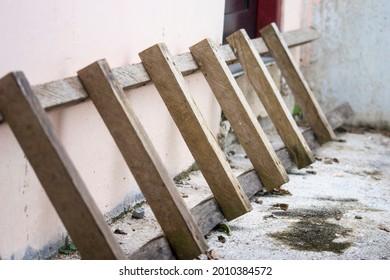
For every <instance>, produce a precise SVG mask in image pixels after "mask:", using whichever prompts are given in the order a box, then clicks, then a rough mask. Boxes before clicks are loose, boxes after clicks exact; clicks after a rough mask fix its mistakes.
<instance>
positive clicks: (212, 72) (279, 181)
mask: <svg viewBox="0 0 390 280" xmlns="http://www.w3.org/2000/svg"><path fill="white" fill-rule="evenodd" d="M190 50H191V53H192V55H193V57H194V59H195V61H196V62H197V63H198V65H199V67H200V68H201V70H202V72H203V75H204V77H205V78H206V80H207V82H208V84H209V85H210V87H211V89H212V90H213V92H214V95H215V97H216V98H217V100H218V102H219V104H220V105H221V108H222V110H223V112H224V113H225V115H226V117H227V118H228V120H229V122H230V123H231V125H232V127H233V130H234V133H235V134H236V136H237V138H238V140H239V141H240V143H241V145H242V147H243V148H244V150H245V152H246V153H247V156H248V158H249V159H250V161H251V162H252V165H253V167H254V169H255V170H256V172H257V174H258V175H259V177H260V179H261V181H262V182H263V185H264V186H265V188H266V189H267V190H272V189H274V188H278V187H280V186H281V185H283V184H284V183H286V182H288V180H289V179H288V175H287V173H286V170H284V168H283V166H282V164H281V162H280V161H279V159H278V157H277V156H276V154H275V151H274V150H273V148H272V146H271V144H270V142H269V140H268V138H267V136H266V135H265V132H264V131H263V129H262V128H261V126H260V124H259V122H258V121H257V119H256V117H255V115H254V113H253V112H252V110H251V108H250V106H249V104H248V102H247V100H246V99H245V96H244V94H243V93H242V91H241V89H240V87H239V86H238V84H237V82H236V80H235V79H234V77H233V75H232V73H231V71H230V70H229V67H228V66H227V64H226V63H225V61H224V60H223V59H222V57H221V56H220V53H219V52H218V49H217V46H216V45H215V44H214V43H213V42H212V41H211V40H208V39H205V40H203V41H201V42H199V43H198V44H196V45H194V46H192V47H190Z"/></svg>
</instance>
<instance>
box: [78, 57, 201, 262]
mask: <svg viewBox="0 0 390 280" xmlns="http://www.w3.org/2000/svg"><path fill="white" fill-rule="evenodd" d="M78 75H79V78H80V80H81V81H82V83H83V85H84V87H85V88H86V90H87V92H88V94H89V96H90V98H91V99H92V101H93V103H94V105H95V106H96V108H97V110H98V112H99V114H100V115H101V117H102V119H103V121H104V122H105V124H106V126H107V128H108V130H109V131H110V133H111V135H112V137H113V138H114V140H115V142H116V144H117V146H118V148H119V150H120V151H121V153H122V156H123V157H124V159H125V161H126V163H127V165H128V166H129V168H130V170H131V172H132V173H133V175H134V178H135V179H136V181H137V183H138V185H139V187H140V188H141V190H142V192H143V194H144V196H145V198H146V200H147V202H148V203H149V205H150V207H151V209H152V210H153V213H154V215H155V216H156V218H157V220H158V222H159V224H160V226H161V228H162V230H163V232H164V234H165V235H166V237H167V239H168V241H169V243H170V245H171V246H172V248H173V250H174V252H175V254H176V256H177V257H178V258H180V259H194V258H196V257H197V256H199V255H200V254H202V253H205V252H206V251H207V244H206V242H205V240H204V238H203V235H202V234H201V232H200V229H199V227H198V225H197V224H196V222H195V220H194V218H193V217H192V215H191V213H190V211H189V209H188V208H187V206H186V205H185V202H184V201H183V199H182V197H181V196H180V193H179V191H178V190H177V187H176V185H175V184H174V182H173V180H172V179H171V178H170V177H169V175H168V172H167V170H166V169H165V167H164V165H163V163H162V162H161V159H160V157H159V156H158V154H157V153H156V151H155V150H154V147H153V145H152V143H151V142H150V140H149V137H148V136H147V134H146V132H145V130H144V128H143V127H142V125H141V124H140V122H139V121H138V118H137V117H136V115H135V113H134V112H133V110H132V109H131V106H130V104H129V103H128V101H127V99H126V97H125V96H124V93H123V90H122V88H121V87H120V86H119V84H118V82H117V80H116V78H115V76H114V75H113V73H112V71H111V69H110V67H109V65H108V63H107V62H106V61H105V60H100V61H97V62H95V63H93V64H91V65H89V66H87V67H86V68H84V69H82V70H80V71H78Z"/></svg>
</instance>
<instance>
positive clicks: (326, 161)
mask: <svg viewBox="0 0 390 280" xmlns="http://www.w3.org/2000/svg"><path fill="white" fill-rule="evenodd" d="M323 162H324V163H325V164H332V163H333V159H331V158H326V159H324V161H323Z"/></svg>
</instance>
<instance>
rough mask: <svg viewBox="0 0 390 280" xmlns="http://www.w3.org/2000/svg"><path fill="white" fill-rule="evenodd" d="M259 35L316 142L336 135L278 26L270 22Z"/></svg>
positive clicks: (329, 139)
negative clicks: (316, 139)
mask: <svg viewBox="0 0 390 280" xmlns="http://www.w3.org/2000/svg"><path fill="white" fill-rule="evenodd" d="M260 33H261V36H262V38H263V40H264V41H265V43H266V44H267V46H268V49H269V50H270V52H271V54H272V56H273V57H274V59H275V61H276V64H277V65H278V66H279V69H280V71H281V72H282V75H283V76H284V78H285V79H286V82H287V84H288V86H289V87H290V89H291V91H292V93H293V94H294V97H295V100H296V102H297V103H298V104H299V105H300V107H301V109H302V112H303V114H304V116H305V119H306V120H307V121H308V123H309V125H310V127H311V128H312V129H313V131H314V134H315V135H316V137H317V138H318V142H319V143H320V144H323V143H325V142H327V141H331V140H332V139H334V138H335V137H336V135H335V134H334V132H333V130H332V128H331V127H330V125H329V123H328V120H327V119H326V117H325V114H324V113H323V112H322V109H321V107H320V105H319V104H318V101H317V99H316V98H315V96H314V94H313V92H312V91H311V89H310V87H309V85H308V84H307V82H306V79H305V77H304V76H303V74H302V72H301V70H300V69H299V66H298V64H297V63H296V62H295V60H294V58H293V57H292V54H291V52H290V50H289V49H288V47H287V44H286V43H285V41H284V39H283V38H282V35H281V34H280V31H279V29H278V27H277V26H276V25H275V24H274V23H272V24H270V25H267V26H266V27H264V28H263V29H261V30H260Z"/></svg>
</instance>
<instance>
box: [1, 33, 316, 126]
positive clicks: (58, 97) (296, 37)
mask: <svg viewBox="0 0 390 280" xmlns="http://www.w3.org/2000/svg"><path fill="white" fill-rule="evenodd" d="M282 36H283V38H284V40H285V41H286V43H287V45H288V46H289V47H294V46H298V45H302V44H306V43H309V42H311V41H313V40H316V39H317V38H318V33H317V32H316V30H315V29H313V28H310V27H306V28H303V29H298V30H293V31H288V32H284V33H282ZM252 42H253V44H254V46H255V48H256V50H257V52H258V53H259V54H261V55H263V54H266V53H268V49H267V46H266V45H265V43H264V41H263V39H262V38H256V39H253V40H252ZM220 52H221V55H222V57H223V59H224V60H225V61H226V62H227V63H233V62H235V61H237V57H236V56H235V55H234V53H233V51H232V49H231V48H230V46H229V45H222V46H220ZM173 60H174V62H175V64H176V66H177V67H178V68H179V69H180V71H181V72H182V74H183V75H189V74H191V73H194V72H196V71H197V70H198V66H197V64H196V63H195V61H194V60H193V59H192V56H191V54H190V53H183V54H179V55H176V56H175V57H174V58H173ZM112 71H113V72H114V74H115V77H116V78H117V80H118V81H119V83H120V84H121V86H122V87H123V88H124V89H132V88H137V87H140V86H143V85H145V84H147V83H149V82H150V77H149V75H148V73H146V71H145V68H144V67H143V65H142V63H136V64H131V65H125V66H120V67H117V68H114V69H112ZM33 91H34V93H35V94H36V96H37V97H38V100H39V101H40V103H41V104H42V106H43V107H44V108H45V109H46V110H51V109H53V108H57V107H61V106H68V105H71V104H74V103H77V102H81V101H84V100H85V99H86V98H87V97H88V94H87V93H86V92H85V90H84V88H83V87H82V86H81V83H80V81H79V79H78V78H77V77H69V78H66V79H63V80H58V81H52V82H49V83H45V84H41V85H36V86H33ZM2 121H3V118H2V117H1V115H0V122H2Z"/></svg>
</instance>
